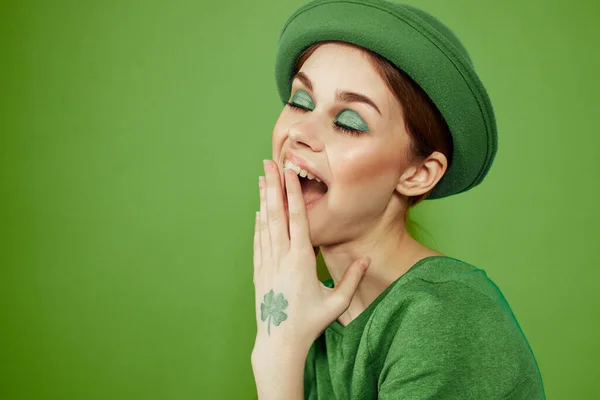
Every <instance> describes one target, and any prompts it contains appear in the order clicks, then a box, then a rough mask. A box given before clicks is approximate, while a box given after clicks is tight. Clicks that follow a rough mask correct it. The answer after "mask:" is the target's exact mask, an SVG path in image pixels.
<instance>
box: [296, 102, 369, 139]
mask: <svg viewBox="0 0 600 400" xmlns="http://www.w3.org/2000/svg"><path fill="white" fill-rule="evenodd" d="M285 104H287V105H288V106H290V108H291V109H292V110H296V111H299V112H304V111H312V110H311V109H310V108H306V107H303V106H301V105H299V104H296V103H292V102H291V101H288V102H286V103H285ZM333 128H334V129H335V130H337V131H340V132H343V133H347V134H349V135H351V136H359V135H361V134H363V133H364V132H363V131H361V130H358V129H354V128H350V127H349V126H346V125H342V124H340V123H339V122H337V121H335V122H334V123H333Z"/></svg>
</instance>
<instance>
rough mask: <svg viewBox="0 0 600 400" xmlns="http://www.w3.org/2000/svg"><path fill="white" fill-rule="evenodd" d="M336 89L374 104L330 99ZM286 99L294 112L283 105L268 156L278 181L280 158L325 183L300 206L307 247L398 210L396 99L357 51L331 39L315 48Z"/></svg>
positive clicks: (362, 229) (402, 158)
mask: <svg viewBox="0 0 600 400" xmlns="http://www.w3.org/2000/svg"><path fill="white" fill-rule="evenodd" d="M298 75H300V78H299V77H298ZM342 91H347V92H353V93H357V94H360V95H362V96H365V97H367V98H368V99H370V100H371V101H372V102H373V103H374V106H372V105H370V104H367V102H363V101H357V100H356V98H357V96H354V97H353V96H350V95H346V100H343V99H338V98H336V93H337V92H342ZM289 102H291V103H293V104H296V105H298V106H299V107H301V108H302V109H297V108H293V107H291V106H290V105H286V106H285V107H284V108H283V110H282V112H281V114H280V116H279V118H278V120H277V122H276V124H275V127H274V131H273V143H272V144H273V159H274V160H275V161H276V162H277V163H278V164H279V167H280V172H281V173H282V175H281V181H282V184H283V182H284V180H283V167H284V161H285V160H286V158H287V156H289V157H290V158H292V157H293V156H296V157H298V158H299V159H300V160H301V161H304V162H305V163H306V164H307V165H308V166H309V168H312V169H313V171H314V172H315V173H316V175H317V176H319V177H321V178H322V179H323V181H324V182H327V192H326V193H325V194H324V195H323V196H322V197H321V198H320V199H319V200H318V201H317V202H315V203H314V204H312V205H311V206H310V207H309V208H308V210H307V213H308V220H309V225H310V237H311V241H312V243H313V245H314V246H323V245H328V244H334V243H339V242H345V241H350V240H352V239H354V238H356V237H358V236H360V235H363V234H365V233H366V232H367V231H368V230H369V229H370V228H373V227H375V226H376V225H379V224H380V223H381V222H384V223H385V220H386V219H390V221H391V219H392V218H395V217H397V214H398V213H401V212H403V208H402V207H403V205H402V203H401V202H400V201H399V200H400V197H399V193H398V192H397V191H396V189H397V188H398V182H399V178H400V177H401V174H403V173H404V171H405V170H406V168H407V167H408V166H409V165H408V160H407V158H406V154H408V147H409V145H410V139H409V136H408V133H407V132H406V130H405V124H404V119H403V116H402V110H401V108H400V105H399V103H398V101H397V100H396V98H395V97H394V96H393V94H392V92H391V91H390V90H389V89H388V87H387V86H386V84H385V83H384V81H383V80H382V79H381V78H380V76H379V75H378V74H377V73H376V71H375V70H374V69H373V67H372V66H371V64H370V62H369V61H368V59H367V57H366V55H365V54H363V53H362V51H361V50H360V49H358V48H356V47H353V46H350V45H344V44H338V43H326V44H323V45H322V46H320V47H319V48H317V49H316V50H315V51H314V53H313V54H312V55H311V56H310V57H309V58H308V59H307V60H306V61H305V63H304V65H303V66H302V68H301V69H300V71H299V74H297V75H296V77H295V78H294V80H293V84H292V90H291V95H290V98H289ZM336 125H342V126H343V127H346V128H350V129H354V130H356V131H355V132H346V131H343V130H340V129H337V128H338V127H337V126H336ZM306 197H307V198H310V197H308V196H306ZM382 219H383V220H384V221H382Z"/></svg>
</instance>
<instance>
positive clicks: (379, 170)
mask: <svg viewBox="0 0 600 400" xmlns="http://www.w3.org/2000/svg"><path fill="white" fill-rule="evenodd" d="M389 148H390V146H386V145H384V144H375V145H371V146H368V145H366V146H361V147H357V148H353V149H351V150H347V151H345V152H344V153H343V154H341V157H340V159H339V160H338V161H337V162H335V163H334V164H333V165H335V166H336V169H337V171H338V174H336V175H337V176H338V177H339V179H336V181H337V182H339V183H340V184H343V185H352V186H355V185H359V186H360V187H363V188H364V187H365V186H369V187H373V186H376V185H380V184H384V183H385V184H386V185H387V184H388V183H390V182H391V180H392V179H395V178H396V177H397V176H398V173H399V167H400V162H399V161H400V159H399V157H400V152H398V151H390V150H389ZM391 184H393V183H391Z"/></svg>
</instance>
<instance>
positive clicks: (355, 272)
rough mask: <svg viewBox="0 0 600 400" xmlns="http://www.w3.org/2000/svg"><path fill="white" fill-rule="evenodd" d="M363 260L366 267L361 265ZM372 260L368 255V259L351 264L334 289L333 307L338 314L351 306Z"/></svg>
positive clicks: (332, 295)
mask: <svg viewBox="0 0 600 400" xmlns="http://www.w3.org/2000/svg"><path fill="white" fill-rule="evenodd" d="M363 261H366V267H363V266H361V262H363ZM370 262H371V260H370V258H368V257H366V259H360V260H357V261H355V262H353V263H352V264H350V266H349V267H348V269H346V272H345V273H344V276H343V277H342V280H341V281H340V283H339V284H338V285H337V286H336V288H335V289H334V290H333V293H332V294H331V297H332V301H333V303H334V305H333V308H334V309H335V310H336V312H339V314H336V315H337V316H339V315H341V314H342V313H343V312H344V311H346V310H347V309H348V307H349V306H350V301H351V300H352V296H353V295H354V292H356V288H357V287H358V284H359V283H360V281H361V280H362V278H363V276H364V275H365V272H366V270H367V268H368V266H369V264H370Z"/></svg>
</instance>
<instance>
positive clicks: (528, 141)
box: [0, 0, 600, 400]
mask: <svg viewBox="0 0 600 400" xmlns="http://www.w3.org/2000/svg"><path fill="white" fill-rule="evenodd" d="M410 3H411V4H414V5H417V6H420V7H422V8H423V9H425V10H427V11H429V12H431V13H432V14H434V15H435V16H437V17H439V18H440V19H441V20H442V21H444V22H445V23H446V24H448V25H449V26H450V27H451V28H452V29H453V30H454V31H455V32H456V33H457V34H458V36H459V37H460V38H461V40H462V41H463V43H464V44H465V45H466V47H467V49H469V51H470V54H471V56H472V58H473V61H474V63H475V66H476V69H477V71H478V73H479V74H480V77H481V79H482V80H483V82H484V83H485V85H486V87H487V89H488V91H489V94H490V96H491V98H492V101H493V104H494V107H495V111H496V116H497V119H498V128H499V135H500V136H499V151H498V156H497V158H496V161H495V164H494V167H493V168H492V170H491V172H490V174H489V175H488V177H487V179H486V180H485V181H484V183H483V184H481V185H480V186H478V187H476V188H475V189H473V190H471V191H469V192H466V193H463V194H460V195H457V196H453V197H450V198H446V199H440V200H433V201H431V202H428V201H426V202H425V203H423V204H422V205H419V206H418V207H417V208H416V209H415V210H414V212H413V213H412V217H413V219H415V220H416V221H417V222H418V223H419V224H420V225H421V226H422V227H423V228H424V230H423V231H422V232H423V236H422V237H423V240H424V241H425V242H426V243H427V244H429V245H431V246H434V247H435V248H436V249H437V250H439V251H441V252H443V253H445V254H448V255H451V256H454V257H457V258H460V259H463V260H465V261H467V262H470V263H472V264H474V265H476V266H478V267H480V268H482V269H484V270H486V271H487V273H488V275H489V276H490V278H492V279H493V280H494V281H495V282H496V283H497V284H498V286H499V287H500V288H501V290H502V292H503V293H504V295H505V296H506V298H507V300H508V301H509V303H510V305H511V306H512V308H513V311H514V312H515V314H516V316H517V319H518V321H519V323H520V324H521V327H522V329H523V331H524V332H525V334H526V336H527V338H528V340H529V342H530V344H531V346H532V348H533V351H534V353H535V355H536V358H537V360H538V364H539V367H540V369H541V372H542V376H543V380H544V384H545V387H546V391H547V395H548V398H549V399H591V398H594V395H597V393H598V381H599V379H600V368H599V367H598V365H597V362H598V359H600V347H599V339H598V338H599V337H600V333H599V330H598V325H599V321H598V318H599V315H600V312H599V305H600V290H599V288H600V285H599V278H600V272H599V266H600V262H599V261H600V255H599V253H598V244H599V241H600V240H599V239H600V229H599V227H600V213H599V211H598V207H597V204H598V199H597V196H598V195H599V194H600V193H599V192H600V191H599V182H600V179H598V172H597V171H598V146H599V145H600V139H599V137H600V134H599V131H598V127H597V118H598V112H599V110H600V101H599V96H598V93H599V92H600V80H599V79H598V76H597V71H600V62H599V60H600V58H599V56H598V47H597V46H598V42H599V38H600V28H599V26H598V24H597V20H598V17H599V16H600V13H599V9H600V7H599V6H598V5H597V2H596V1H578V2H568V1H549V0H544V1H541V0H535V1H527V2H522V1H517V0H511V1H507V0H503V1H491V0H490V1H476V0H471V1H467V0H460V1H459V0H455V1H447V0H430V1H410ZM301 4H303V1H298V0H294V1H280V0H268V1H259V2H249V1H230V2H210V3H209V2H203V1H194V2H192V1H186V2H172V1H163V2H156V1H131V0H127V1H123V0H120V1H114V0H113V1H94V2H92V1H87V2H83V1H81V2H77V1H62V0H61V1H52V2H50V1H46V2H42V1H37V2H17V1H3V2H1V3H0V96H1V97H0V102H1V103H0V239H1V241H0V263H1V267H0V398H1V399H86V400H88V399H90V400H91V399H103V400H106V399H198V398H201V399H204V398H206V399H251V398H254V397H255V387H254V381H253V375H252V369H251V365H250V353H251V350H252V346H253V343H254V335H255V316H254V291H253V290H254V289H253V285H252V268H253V267H252V236H253V228H254V225H253V224H254V212H255V211H256V210H257V209H258V206H259V203H258V185H257V178H258V176H259V175H261V174H262V173H263V170H262V159H264V158H271V154H272V153H271V133H272V129H273V125H274V123H275V120H276V119H277V117H278V115H279V113H280V111H281V109H282V105H281V103H280V101H279V99H278V96H277V92H276V89H275V82H274V74H273V66H274V55H275V48H276V42H277V37H278V34H279V32H280V29H281V27H282V26H283V23H284V22H285V20H286V19H287V17H288V16H289V15H290V14H291V13H292V12H293V11H294V10H295V9H296V8H297V7H298V6H299V5H301ZM320 261H322V260H320ZM320 267H321V272H322V271H323V265H322V264H321V265H320Z"/></svg>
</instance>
